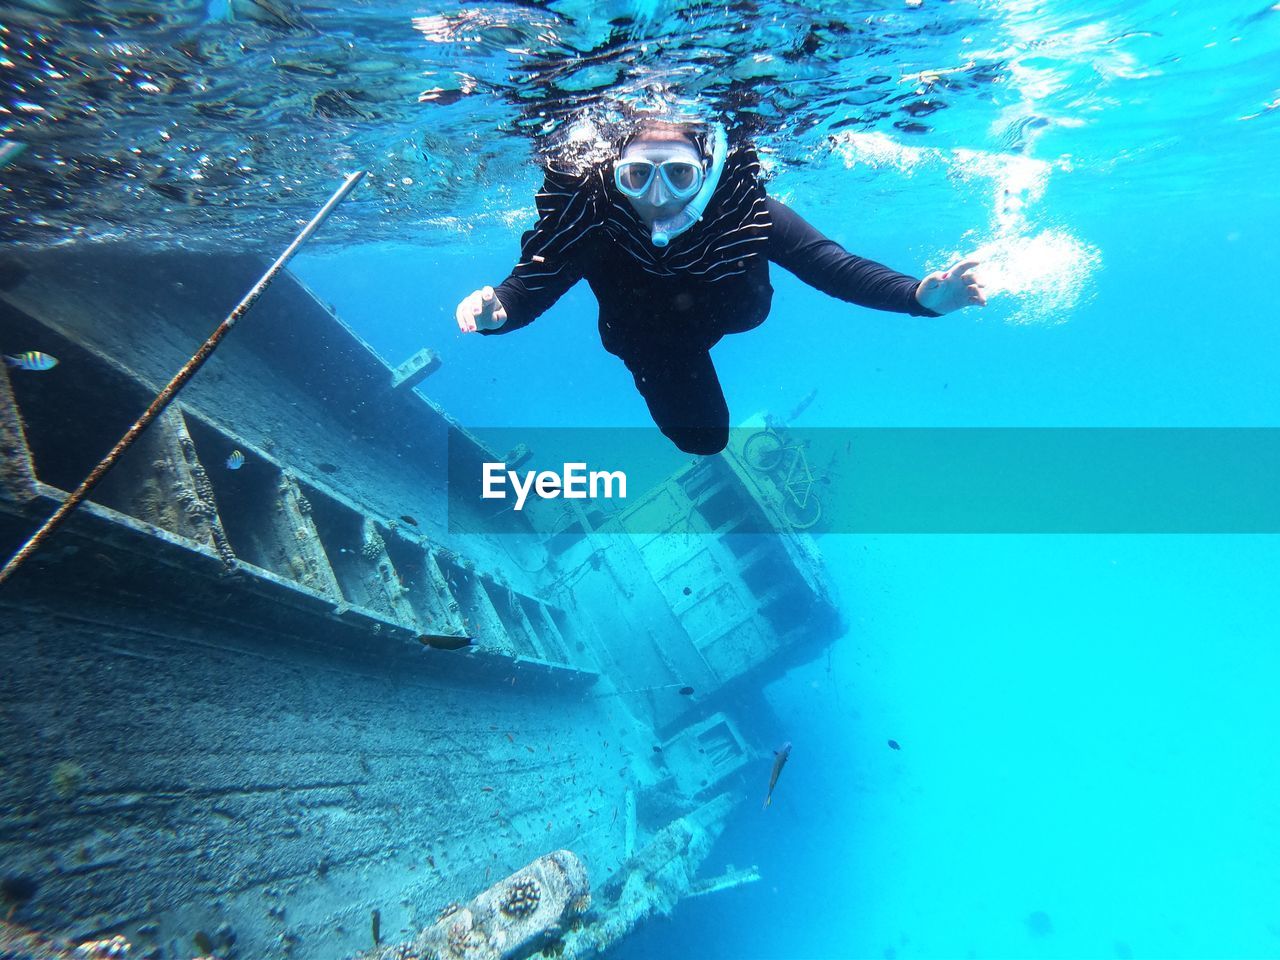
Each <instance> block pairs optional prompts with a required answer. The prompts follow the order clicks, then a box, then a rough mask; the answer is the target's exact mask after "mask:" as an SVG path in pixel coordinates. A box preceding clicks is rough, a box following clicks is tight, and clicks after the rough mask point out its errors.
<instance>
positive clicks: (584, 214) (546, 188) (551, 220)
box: [511, 168, 602, 291]
mask: <svg viewBox="0 0 1280 960" xmlns="http://www.w3.org/2000/svg"><path fill="white" fill-rule="evenodd" d="M545 172H546V179H545V180H544V181H543V184H542V189H541V190H539V191H538V192H537V193H536V194H534V202H535V203H536V204H537V206H538V222H537V224H536V225H535V226H534V228H533V231H532V232H531V233H529V234H527V235H526V236H525V238H524V242H523V243H522V244H521V247H520V262H519V263H517V264H516V265H515V268H514V269H513V270H512V271H511V273H512V275H513V276H516V277H518V278H519V279H520V280H522V281H523V282H524V284H525V286H526V287H527V288H528V289H529V290H531V291H533V290H541V289H542V288H543V287H544V286H546V285H547V284H548V283H549V282H550V281H551V278H553V277H556V276H559V274H560V273H561V272H562V271H563V270H564V269H565V267H566V266H568V264H569V261H570V254H571V252H572V250H573V248H574V247H575V246H577V244H578V243H580V242H581V241H582V239H583V238H584V237H586V236H587V235H588V234H590V233H592V232H593V231H595V230H597V229H599V228H600V227H601V226H602V224H601V222H600V221H601V218H600V213H599V210H600V197H601V195H602V190H601V183H602V180H601V176H600V173H599V171H595V170H593V171H591V172H590V173H588V174H586V175H585V176H575V175H573V174H570V173H564V172H562V171H558V170H554V169H550V168H548V169H547V170H546V171H545Z"/></svg>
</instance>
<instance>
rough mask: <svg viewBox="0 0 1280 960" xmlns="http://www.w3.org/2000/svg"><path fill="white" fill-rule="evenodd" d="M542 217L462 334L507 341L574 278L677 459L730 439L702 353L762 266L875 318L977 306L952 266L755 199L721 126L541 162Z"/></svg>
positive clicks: (966, 264)
mask: <svg viewBox="0 0 1280 960" xmlns="http://www.w3.org/2000/svg"><path fill="white" fill-rule="evenodd" d="M536 199H537V204H538V214H539V217H538V222H537V225H536V226H535V227H534V229H533V230H531V231H529V232H527V233H526V234H525V235H524V237H523V239H522V241H521V250H520V262H519V263H517V264H516V266H515V268H514V269H513V270H512V271H511V275H510V276H509V277H507V279H505V280H504V281H502V283H501V284H499V285H498V288H497V289H496V290H495V289H494V288H492V287H484V288H482V289H480V290H476V291H475V292H474V293H472V294H470V295H469V296H467V297H466V298H465V299H464V300H463V301H462V302H461V303H459V304H458V308H457V311H456V318H457V321H458V327H459V329H461V330H462V331H463V332H464V333H473V332H476V331H478V332H480V333H483V334H497V333H509V332H511V331H512V330H518V329H520V328H521V327H523V326H526V325H527V324H529V323H532V322H533V321H534V320H535V319H537V317H539V316H540V315H541V314H542V313H543V312H545V311H546V310H547V309H548V308H550V307H551V305H552V304H554V303H555V302H556V301H557V300H558V299H559V298H560V297H561V296H562V295H563V294H564V293H565V292H566V291H567V290H568V289H569V288H570V287H572V286H573V285H574V284H575V283H577V282H578V280H580V279H581V278H583V277H586V279H587V283H589V284H590V285H591V290H592V292H594V293H595V295H596V300H597V301H598V302H599V304H600V320H599V329H600V339H601V341H602V342H603V344H604V347H605V349H606V350H608V351H609V352H610V353H612V354H614V355H615V356H618V357H620V358H621V359H622V361H623V362H624V363H625V364H626V365H627V369H628V370H630V371H631V375H632V377H634V379H635V383H636V388H637V389H638V390H639V391H640V394H641V395H642V396H643V397H644V399H645V402H646V403H647V404H648V405H649V412H650V413H651V414H652V415H653V419H654V422H655V423H657V425H658V427H659V429H661V430H662V432H663V433H664V434H666V435H667V436H668V437H669V438H670V439H671V440H672V441H673V442H674V443H675V444H676V446H678V447H679V448H680V449H681V450H684V451H686V452H688V453H696V454H703V455H710V454H714V453H718V452H720V451H721V450H723V449H724V448H725V446H726V444H727V443H728V440H729V408H728V406H727V404H726V403H725V398H724V392H723V391H722V390H721V388H720V381H719V379H718V378H717V377H716V371H715V367H714V366H712V363H711V352H710V351H711V348H712V347H713V346H715V345H716V343H717V342H719V340H720V338H721V337H723V336H724V335H725V334H729V333H742V332H743V331H745V330H750V329H752V328H753V327H756V326H759V325H760V324H761V323H762V322H763V321H764V319H765V317H766V316H768V314H769V306H770V303H771V301H772V298H773V287H772V286H770V284H769V261H773V262H774V263H777V264H780V265H781V266H783V267H785V268H786V269H787V270H789V271H790V272H791V273H793V274H795V275H796V276H797V277H799V278H800V279H801V280H803V281H804V282H805V283H807V284H809V285H810V286H812V287H816V288H817V289H819V290H821V291H823V292H824V293H827V294H830V295H831V296H833V297H838V298H839V299H841V300H845V301H847V302H849V303H855V304H859V305H861V306H864V307H873V308H875V309H878V310H890V311H894V312H897V313H908V314H911V315H913V316H918V317H919V316H925V317H937V316H941V315H942V314H944V313H949V312H950V311H952V310H958V309H960V308H961V307H965V306H969V305H971V304H976V305H979V306H983V305H985V304H986V297H985V296H984V295H983V292H982V285H981V284H979V283H978V282H977V281H976V280H975V279H974V278H973V274H972V270H973V268H974V267H976V266H977V265H978V264H977V261H974V260H961V261H959V262H957V263H956V264H955V265H953V266H952V267H951V268H949V269H948V270H945V271H939V272H937V273H931V274H929V276H927V277H925V278H924V279H923V280H916V279H915V278H914V277H909V276H906V275H905V274H901V273H898V272H896V271H894V270H890V269H889V268H888V267H885V266H882V265H881V264H879V263H875V262H873V261H871V260H864V259H862V258H861V257H856V256H854V255H853V254H851V253H848V252H847V251H845V250H844V248H842V247H841V246H840V245H839V244H837V243H835V242H834V241H832V240H828V239H827V238H826V237H824V236H822V235H821V234H820V233H818V231H817V230H815V229H814V228H813V227H811V226H810V225H809V224H808V223H806V222H805V221H804V220H802V219H801V218H800V217H799V216H798V215H797V214H795V213H794V212H792V210H791V209H790V208H789V207H785V206H783V205H782V204H781V203H779V202H778V201H776V200H774V199H772V198H770V197H768V196H767V195H766V194H765V190H764V185H763V183H762V182H761V180H760V163H759V160H758V159H757V158H756V154H755V150H754V149H753V148H752V147H750V146H749V145H746V144H741V145H739V146H737V147H735V148H734V149H732V150H730V149H729V148H728V143H727V138H726V136H725V132H724V129H723V127H720V126H719V125H716V126H713V127H711V128H710V129H707V128H704V127H702V126H701V125H696V124H688V123H671V122H663V121H654V120H647V121H642V122H641V123H640V124H639V125H638V126H637V127H636V128H635V129H634V130H633V131H632V133H631V135H630V136H629V137H627V138H626V139H625V140H624V141H623V143H622V145H621V148H620V152H619V153H618V156H617V158H616V159H615V160H613V161H612V162H610V163H607V164H604V165H602V166H599V167H596V168H595V169H592V170H591V171H590V172H588V173H586V174H585V175H572V174H567V173H563V172H559V171H557V170H555V169H548V171H547V175H546V182H545V184H544V185H543V188H542V191H541V192H540V193H538V194H537V198H536Z"/></svg>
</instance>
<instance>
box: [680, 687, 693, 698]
mask: <svg viewBox="0 0 1280 960" xmlns="http://www.w3.org/2000/svg"><path fill="white" fill-rule="evenodd" d="M680 696H682V697H692V696H693V687H681V688H680Z"/></svg>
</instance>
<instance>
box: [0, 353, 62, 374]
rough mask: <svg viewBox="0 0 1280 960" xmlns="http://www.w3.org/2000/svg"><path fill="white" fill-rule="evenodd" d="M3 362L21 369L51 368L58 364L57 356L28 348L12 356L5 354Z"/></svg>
mask: <svg viewBox="0 0 1280 960" xmlns="http://www.w3.org/2000/svg"><path fill="white" fill-rule="evenodd" d="M4 362H5V363H7V364H9V366H11V367H18V368H20V369H22V370H52V369H53V368H54V367H56V366H57V365H58V358H57V357H51V356H49V354H47V353H41V352H40V351H39V350H28V351H27V352H26V353H20V354H18V355H17V356H14V357H10V356H6V357H5V358H4Z"/></svg>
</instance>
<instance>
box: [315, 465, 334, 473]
mask: <svg viewBox="0 0 1280 960" xmlns="http://www.w3.org/2000/svg"><path fill="white" fill-rule="evenodd" d="M316 469H317V470H319V471H320V472H321V473H337V472H338V468H337V467H335V466H334V465H333V464H332V463H317V464H316Z"/></svg>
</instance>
